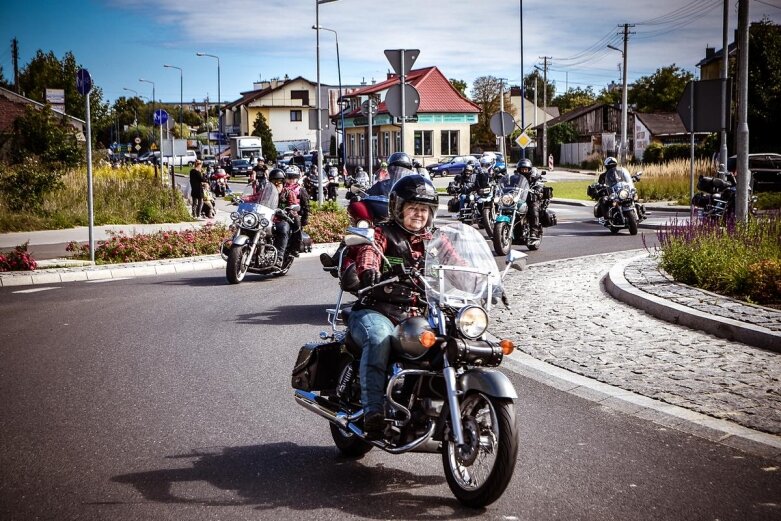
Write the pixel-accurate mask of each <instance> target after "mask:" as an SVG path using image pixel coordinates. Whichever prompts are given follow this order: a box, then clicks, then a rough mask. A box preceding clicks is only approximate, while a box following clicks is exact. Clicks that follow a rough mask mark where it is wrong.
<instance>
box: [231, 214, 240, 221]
mask: <svg viewBox="0 0 781 521" xmlns="http://www.w3.org/2000/svg"><path fill="white" fill-rule="evenodd" d="M238 218H239V212H231V220H232V221H236V220H238Z"/></svg>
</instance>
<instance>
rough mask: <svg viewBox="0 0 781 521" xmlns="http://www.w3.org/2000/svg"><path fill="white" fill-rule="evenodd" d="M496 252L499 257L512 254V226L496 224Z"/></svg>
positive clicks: (503, 223)
mask: <svg viewBox="0 0 781 521" xmlns="http://www.w3.org/2000/svg"><path fill="white" fill-rule="evenodd" d="M493 241H494V252H496V254H497V255H501V256H504V255H507V254H508V253H509V252H510V243H511V242H512V237H510V225H509V224H507V223H505V222H499V223H495V224H494V233H493Z"/></svg>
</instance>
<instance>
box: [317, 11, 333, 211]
mask: <svg viewBox="0 0 781 521" xmlns="http://www.w3.org/2000/svg"><path fill="white" fill-rule="evenodd" d="M336 1H337V0H315V32H316V33H317V54H316V60H317V93H316V94H315V97H316V98H317V100H316V105H315V109H316V110H317V175H318V176H319V177H320V179H319V181H320V186H323V131H322V128H323V122H322V113H321V112H320V4H328V3H330V2H336ZM317 202H318V203H319V204H323V191H322V190H319V191H318V194H317Z"/></svg>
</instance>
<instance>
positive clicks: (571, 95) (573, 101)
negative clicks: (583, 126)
mask: <svg viewBox="0 0 781 521" xmlns="http://www.w3.org/2000/svg"><path fill="white" fill-rule="evenodd" d="M596 99H597V98H596V96H595V95H594V91H593V90H592V88H591V87H590V86H589V87H586V88H585V89H582V88H580V87H574V88H573V87H570V88H569V90H568V91H567V92H565V93H564V94H561V95H559V96H556V97H555V98H553V100H552V101H551V104H552V105H553V106H554V107H558V108H559V113H561V114H564V113H565V112H569V111H571V110H574V109H577V108H580V107H588V106H589V105H592V104H594V102H595V101H596Z"/></svg>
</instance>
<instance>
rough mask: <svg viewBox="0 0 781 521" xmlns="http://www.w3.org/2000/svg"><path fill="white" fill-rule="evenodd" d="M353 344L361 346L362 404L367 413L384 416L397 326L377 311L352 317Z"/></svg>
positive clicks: (354, 313) (358, 313)
mask: <svg viewBox="0 0 781 521" xmlns="http://www.w3.org/2000/svg"><path fill="white" fill-rule="evenodd" d="M347 326H348V327H349V328H350V334H351V335H352V337H353V340H355V342H356V343H357V344H358V345H360V346H361V348H362V349H363V351H362V352H361V402H362V403H363V406H364V408H365V409H366V412H367V413H369V412H383V411H384V409H383V405H382V401H383V398H384V396H385V375H386V373H387V371H388V358H389V357H390V350H391V343H390V342H391V335H392V334H393V330H394V326H393V322H391V321H390V319H389V318H388V317H386V316H385V315H383V314H382V313H380V312H378V311H374V310H373V309H360V310H358V311H353V312H352V313H350V317H349V319H348V320H347Z"/></svg>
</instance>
